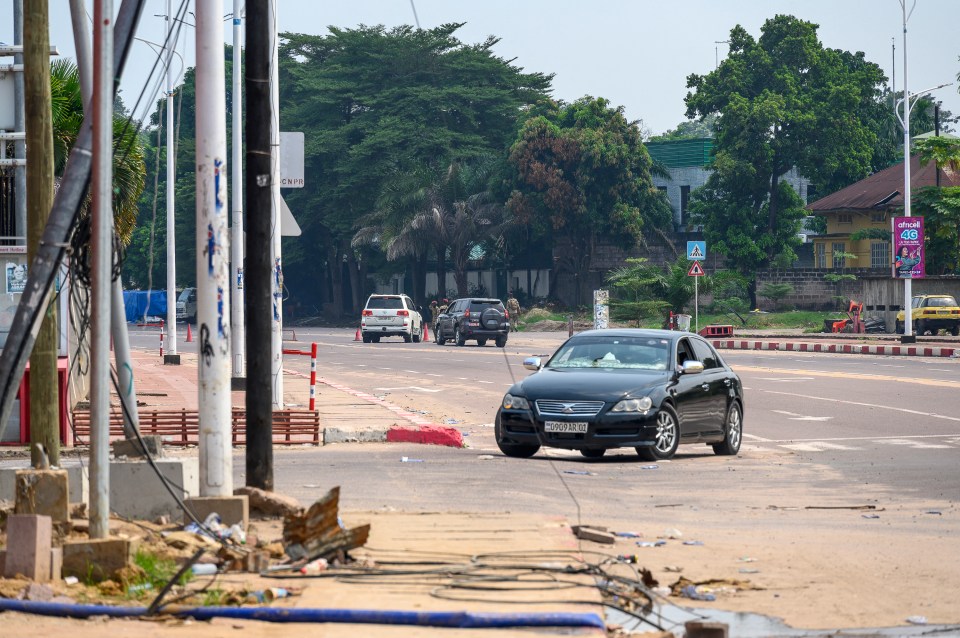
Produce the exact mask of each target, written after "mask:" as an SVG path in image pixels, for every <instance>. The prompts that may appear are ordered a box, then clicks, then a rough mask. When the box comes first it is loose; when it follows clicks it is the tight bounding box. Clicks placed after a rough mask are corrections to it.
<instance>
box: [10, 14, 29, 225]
mask: <svg viewBox="0 0 960 638" xmlns="http://www.w3.org/2000/svg"><path fill="white" fill-rule="evenodd" d="M13 43H14V44H19V45H22V44H23V0H13ZM13 63H14V64H23V54H22V53H17V54H15V55H14V56H13ZM23 75H24V74H23V73H14V74H13V92H14V95H15V96H16V98H15V100H14V109H13V118H14V120H13V121H14V124H15V128H16V130H17V131H26V130H27V129H26V117H25V115H24V109H23V96H24V93H23ZM13 156H14V157H15V158H17V159H20V160H24V159H26V158H27V143H26V141H25V140H16V141H15V142H14V143H13ZM13 175H14V177H13V182H14V185H13V187H14V191H15V192H16V193H17V196H16V198H15V201H14V207H15V208H14V220H15V223H16V225H15V226H14V228H15V229H16V231H15V232H16V234H17V236H18V237H20V238H21V239H19V240H18V241H17V243H18V244H24V243H26V240H27V198H26V192H27V167H26V166H25V165H23V164H21V165H20V166H15V167H14V169H13Z"/></svg>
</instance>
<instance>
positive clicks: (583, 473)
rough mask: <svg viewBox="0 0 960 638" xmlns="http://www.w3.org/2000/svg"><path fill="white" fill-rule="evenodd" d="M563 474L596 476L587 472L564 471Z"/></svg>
mask: <svg viewBox="0 0 960 638" xmlns="http://www.w3.org/2000/svg"><path fill="white" fill-rule="evenodd" d="M563 473H564V474H576V475H577V476H596V475H597V473H596V472H588V471H587V470H564V471H563Z"/></svg>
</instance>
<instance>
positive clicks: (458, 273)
mask: <svg viewBox="0 0 960 638" xmlns="http://www.w3.org/2000/svg"><path fill="white" fill-rule="evenodd" d="M453 280H454V281H455V282H456V284H457V296H458V297H466V296H467V268H466V266H465V265H464V266H461V265H460V264H455V265H454V270H453Z"/></svg>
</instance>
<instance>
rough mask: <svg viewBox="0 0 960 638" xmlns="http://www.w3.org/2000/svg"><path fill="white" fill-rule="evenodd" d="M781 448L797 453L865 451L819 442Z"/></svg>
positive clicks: (793, 444)
mask: <svg viewBox="0 0 960 638" xmlns="http://www.w3.org/2000/svg"><path fill="white" fill-rule="evenodd" d="M780 447H785V448H787V449H788V450H795V451H797V452H826V451H827V450H844V451H853V450H862V449H863V448H859V447H849V446H846V445H837V444H836V443H821V442H819V441H817V442H814V443H792V444H790V445H781V446H780Z"/></svg>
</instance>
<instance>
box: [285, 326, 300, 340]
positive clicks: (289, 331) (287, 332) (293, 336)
mask: <svg viewBox="0 0 960 638" xmlns="http://www.w3.org/2000/svg"><path fill="white" fill-rule="evenodd" d="M287 335H290V336H289V337H288V336H287ZM283 340H284V341H299V339H297V331H296V330H294V329H293V328H284V329H283Z"/></svg>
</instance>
